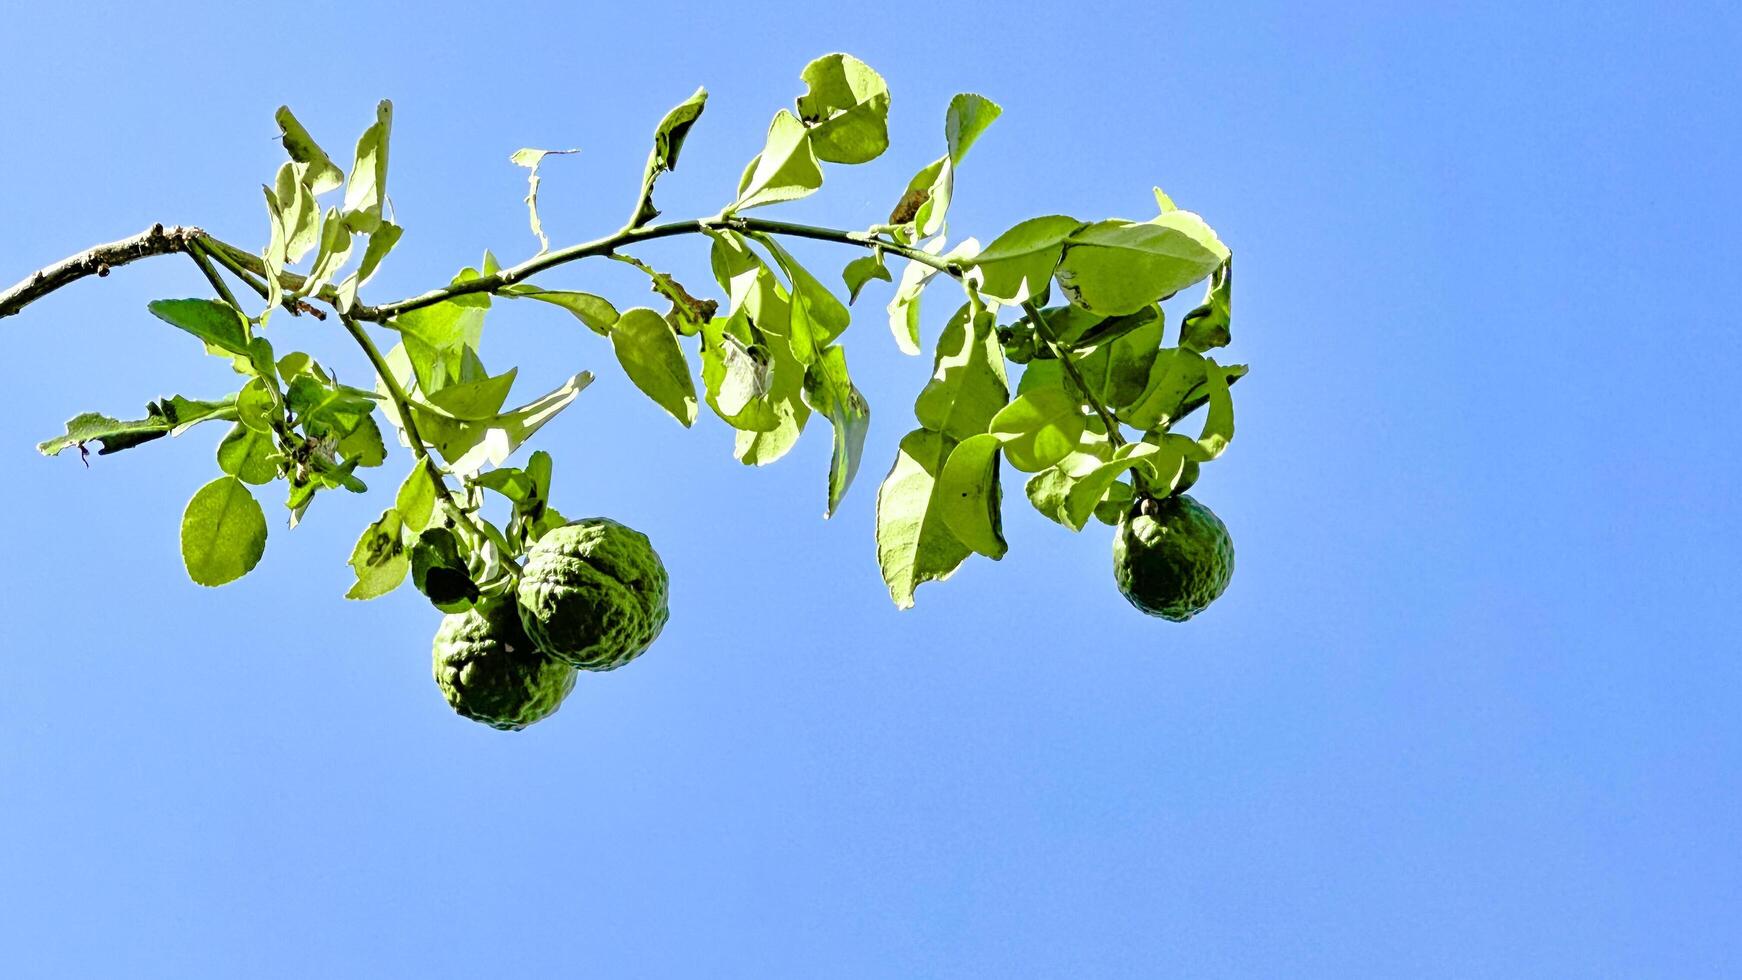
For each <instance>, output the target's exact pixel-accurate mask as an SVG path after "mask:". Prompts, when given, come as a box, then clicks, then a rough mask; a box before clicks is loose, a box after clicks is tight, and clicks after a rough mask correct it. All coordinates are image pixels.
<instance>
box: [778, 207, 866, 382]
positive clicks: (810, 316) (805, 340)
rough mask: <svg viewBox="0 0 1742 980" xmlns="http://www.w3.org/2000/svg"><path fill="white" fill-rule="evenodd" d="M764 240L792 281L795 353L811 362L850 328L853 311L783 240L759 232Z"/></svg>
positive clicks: (801, 358)
mask: <svg viewBox="0 0 1742 980" xmlns="http://www.w3.org/2000/svg"><path fill="white" fill-rule="evenodd" d="M756 240H757V241H759V242H761V243H762V244H763V246H765V247H766V248H767V249H768V251H769V252H770V253H771V254H773V256H774V261H775V262H776V263H778V264H779V265H780V269H781V271H782V272H785V273H786V278H787V281H788V282H790V283H791V284H792V288H791V290H790V291H789V293H790V296H791V300H792V317H791V320H792V327H791V334H790V336H791V338H792V341H793V354H794V355H795V356H796V357H797V358H798V359H799V360H800V361H801V362H803V363H806V364H808V363H810V361H811V358H812V356H814V353H815V352H816V351H819V350H821V349H823V348H824V347H827V346H828V345H829V344H830V343H833V342H834V339H835V338H836V337H839V336H840V335H841V333H842V332H843V331H845V330H846V329H847V325H848V323H850V322H851V320H852V314H850V313H848V312H847V307H846V306H845V305H844V304H842V302H841V301H840V300H839V299H836V298H835V294H834V293H831V292H829V290H828V288H827V287H825V286H824V285H823V284H822V283H821V282H819V281H817V277H816V276H813V275H811V273H810V270H809V269H806V268H805V267H804V266H803V265H801V264H800V263H799V261H798V260H797V259H795V258H793V257H792V253H790V252H788V251H787V250H786V249H784V248H782V247H781V245H780V243H779V242H777V241H775V240H774V238H773V237H771V236H768V235H757V236H756Z"/></svg>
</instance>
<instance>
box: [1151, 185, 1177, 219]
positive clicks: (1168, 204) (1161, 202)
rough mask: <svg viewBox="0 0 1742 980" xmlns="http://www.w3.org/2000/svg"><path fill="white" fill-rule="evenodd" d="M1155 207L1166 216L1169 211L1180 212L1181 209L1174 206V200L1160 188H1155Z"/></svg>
mask: <svg viewBox="0 0 1742 980" xmlns="http://www.w3.org/2000/svg"><path fill="white" fill-rule="evenodd" d="M1155 206H1156V207H1157V208H1159V209H1160V210H1161V213H1162V214H1166V213H1168V212H1169V211H1178V210H1179V208H1178V207H1176V206H1175V205H1174V203H1173V198H1171V197H1168V196H1167V194H1166V193H1165V192H1163V191H1162V189H1161V188H1159V187H1157V188H1155Z"/></svg>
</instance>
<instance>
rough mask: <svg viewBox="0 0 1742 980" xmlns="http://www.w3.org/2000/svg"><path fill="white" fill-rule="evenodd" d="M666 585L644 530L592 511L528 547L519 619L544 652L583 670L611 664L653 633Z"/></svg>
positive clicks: (638, 650)
mask: <svg viewBox="0 0 1742 980" xmlns="http://www.w3.org/2000/svg"><path fill="white" fill-rule="evenodd" d="M666 587H667V586H666V577H665V565H664V564H662V563H661V562H660V560H659V555H658V554H657V553H655V552H654V550H653V545H652V544H651V543H649V542H648V540H647V535H645V534H642V533H641V532H640V531H637V530H635V529H634V528H631V527H625V526H623V525H622V524H619V523H617V522H616V521H613V520H610V519H608V518H604V517H590V518H587V519H586V520H580V521H575V522H574V523H572V524H565V525H564V526H562V527H559V528H557V529H555V530H553V531H550V532H548V533H546V534H545V536H544V537H542V538H539V539H538V543H537V544H536V545H534V546H533V547H532V551H531V552H530V553H529V554H528V555H527V556H526V568H525V569H524V570H523V571H522V573H521V576H520V588H519V592H518V597H519V601H520V621H521V622H522V623H523V624H524V625H525V626H526V633H527V635H528V636H530V637H532V641H533V642H534V643H536V644H537V645H538V648H539V649H540V650H543V651H544V652H545V653H547V654H549V655H551V656H553V657H556V658H557V659H559V660H563V661H566V662H568V663H571V664H574V665H575V666H576V667H580V668H582V669H585V670H611V669H613V668H616V667H621V666H623V665H624V664H626V663H628V662H629V661H631V660H634V659H635V658H636V657H639V656H640V655H641V654H642V652H643V651H645V650H646V649H647V648H648V646H649V645H650V644H652V643H653V641H654V638H655V637H657V636H659V631H660V630H661V629H663V628H664V626H665V620H666V617H667V615H668V610H667V608H666Z"/></svg>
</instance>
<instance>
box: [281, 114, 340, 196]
mask: <svg viewBox="0 0 1742 980" xmlns="http://www.w3.org/2000/svg"><path fill="white" fill-rule="evenodd" d="M274 118H276V119H277V121H278V133H279V141H280V142H282V143H283V144H284V151H285V152H286V153H288V154H290V159H291V160H293V161H295V164H296V168H297V176H298V177H299V178H300V179H301V181H302V183H303V184H304V185H305V186H306V187H307V188H308V190H309V193H310V194H312V195H320V194H325V193H326V192H327V191H330V190H334V189H336V188H337V187H338V186H339V184H340V183H341V182H343V181H344V179H345V175H344V173H343V172H342V171H340V170H339V168H338V167H337V166H335V165H334V164H333V161H332V160H330V159H328V158H327V154H326V151H325V150H322V149H321V148H320V146H319V145H318V144H317V143H315V141H314V137H312V136H310V135H309V134H308V130H306V129H304V128H303V127H302V123H300V122H298V121H297V119H296V116H295V115H293V114H292V113H291V111H290V107H289V106H282V105H281V106H279V107H278V113H277V115H276V116H275V117H274Z"/></svg>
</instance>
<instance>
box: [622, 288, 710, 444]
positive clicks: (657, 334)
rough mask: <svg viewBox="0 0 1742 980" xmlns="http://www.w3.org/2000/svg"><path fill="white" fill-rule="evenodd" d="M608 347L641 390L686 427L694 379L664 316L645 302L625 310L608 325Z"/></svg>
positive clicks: (692, 412)
mask: <svg viewBox="0 0 1742 980" xmlns="http://www.w3.org/2000/svg"><path fill="white" fill-rule="evenodd" d="M611 348H612V350H614V351H615V352H616V354H617V362H618V363H619V364H622V365H623V372H624V373H625V374H627V375H629V380H630V381H632V382H634V383H635V387H637V388H640V389H641V393H642V394H644V395H646V396H647V397H649V398H651V399H653V401H654V403H655V404H657V405H659V407H661V408H663V409H665V410H666V411H667V412H669V413H670V414H671V416H672V417H673V418H675V419H677V420H678V421H679V422H681V423H683V425H684V426H685V427H688V426H689V425H691V424H693V423H694V422H695V420H696V382H695V379H694V378H693V377H691V376H690V368H689V360H688V358H686V357H685V356H684V351H683V348H682V347H681V346H679V345H678V341H677V332H676V331H674V330H673V329H672V327H671V324H670V323H667V322H666V320H665V318H664V317H662V316H660V315H659V314H658V313H656V312H654V311H653V310H650V309H648V308H646V307H644V306H638V307H636V308H634V309H632V310H626V311H624V313H623V315H622V316H621V317H620V318H618V320H617V325H616V326H615V327H612V328H611Z"/></svg>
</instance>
